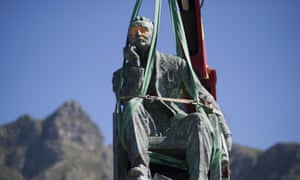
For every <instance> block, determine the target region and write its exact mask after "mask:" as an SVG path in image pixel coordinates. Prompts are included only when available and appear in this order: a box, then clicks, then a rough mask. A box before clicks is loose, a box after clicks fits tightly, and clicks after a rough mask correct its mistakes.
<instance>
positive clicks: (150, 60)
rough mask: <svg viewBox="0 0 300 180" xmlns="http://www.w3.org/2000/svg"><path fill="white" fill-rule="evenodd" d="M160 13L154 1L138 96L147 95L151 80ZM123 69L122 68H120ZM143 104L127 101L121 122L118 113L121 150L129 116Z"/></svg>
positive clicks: (140, 99) (136, 8) (138, 4)
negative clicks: (150, 33) (151, 27)
mask: <svg viewBox="0 0 300 180" xmlns="http://www.w3.org/2000/svg"><path fill="white" fill-rule="evenodd" d="M141 3H142V0H137V2H136V5H135V8H134V11H133V14H132V17H131V21H132V20H133V19H134V18H135V17H136V16H137V14H138V12H139V10H140V6H141ZM160 12H161V0H156V1H155V17H154V28H153V35H152V41H151V45H150V49H149V55H148V59H147V65H146V70H145V79H144V82H143V85H142V88H141V92H140V95H146V93H147V89H148V87H149V84H150V80H151V75H152V71H153V66H154V60H155V49H156V42H157V34H158V27H159V23H160ZM124 64H125V59H124V62H123V67H124ZM122 69H123V68H122ZM120 79H122V80H120V88H119V89H121V87H122V84H123V82H122V81H123V77H121V78H120ZM142 102H143V99H142V98H132V99H131V100H129V101H128V102H127V105H126V107H125V108H124V111H123V120H122V121H121V113H118V114H119V115H118V129H119V130H118V131H119V135H120V136H119V137H120V141H121V144H122V146H123V148H124V149H125V150H126V146H125V140H124V134H125V128H126V126H127V125H128V122H129V119H130V116H131V112H134V111H136V109H137V107H138V106H139V105H140V104H141V103H142ZM118 109H119V112H121V105H120V102H118Z"/></svg>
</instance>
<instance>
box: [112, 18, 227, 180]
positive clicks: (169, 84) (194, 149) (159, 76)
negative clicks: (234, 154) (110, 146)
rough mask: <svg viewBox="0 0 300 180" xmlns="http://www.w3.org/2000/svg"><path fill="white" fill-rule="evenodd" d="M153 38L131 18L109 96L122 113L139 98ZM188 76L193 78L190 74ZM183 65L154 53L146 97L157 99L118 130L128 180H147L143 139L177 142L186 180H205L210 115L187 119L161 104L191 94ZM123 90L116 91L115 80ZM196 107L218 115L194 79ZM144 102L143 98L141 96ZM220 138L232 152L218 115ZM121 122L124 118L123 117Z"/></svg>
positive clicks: (145, 23) (145, 24) (179, 108)
mask: <svg viewBox="0 0 300 180" xmlns="http://www.w3.org/2000/svg"><path fill="white" fill-rule="evenodd" d="M152 35H153V23H152V21H151V20H150V19H148V18H145V17H140V16H137V17H136V18H135V19H134V20H133V21H132V22H131V24H130V27H129V30H128V41H129V44H128V46H127V47H124V58H125V59H126V61H125V62H126V63H125V64H124V67H123V70H121V69H119V70H117V71H115V72H114V74H113V90H114V92H115V94H116V96H117V98H118V99H119V100H120V101H121V103H122V105H123V109H126V108H128V107H127V106H129V105H131V104H130V103H129V102H130V101H131V100H132V99H134V98H143V97H142V96H139V95H140V89H141V86H142V84H143V81H144V80H145V69H146V65H147V59H148V54H149V47H150V45H151V41H152ZM192 73H194V72H192ZM192 73H190V70H189V68H188V65H187V62H186V60H184V59H183V58H181V57H178V56H175V55H169V54H163V53H161V52H158V51H156V52H155V58H154V66H153V72H152V74H151V79H150V83H149V87H148V89H147V95H149V96H151V97H158V98H156V99H154V100H149V99H147V98H145V99H143V101H142V103H140V104H138V107H136V108H134V110H133V111H129V112H130V116H129V119H128V123H127V125H126V127H124V128H125V130H124V141H125V146H126V150H127V152H128V159H129V161H130V164H131V168H130V170H129V172H128V176H127V178H128V179H143V180H148V179H151V173H150V170H149V163H150V158H149V154H148V148H149V144H148V143H149V137H150V136H165V137H168V139H170V141H172V139H173V140H175V141H176V140H179V139H180V140H183V141H184V142H185V149H186V155H185V156H186V163H187V165H188V174H189V179H190V180H200V179H201V180H205V179H209V177H208V173H209V167H210V162H211V157H212V151H213V135H214V132H212V130H211V128H210V127H209V126H210V125H209V123H208V122H207V120H205V119H208V114H209V113H214V111H200V112H193V113H188V112H187V110H186V108H185V106H184V104H182V103H178V102H172V100H170V101H165V100H164V99H160V98H159V97H165V98H170V99H180V98H183V92H186V93H187V94H191V93H192V91H193V90H192V89H191V88H193V86H192V85H191V79H192V78H191V75H192ZM121 76H122V77H123V85H122V86H121V88H119V84H120V83H119V82H120V77H121ZM194 86H196V87H195V88H196V90H197V93H198V94H199V97H200V101H201V102H205V103H206V104H209V106H210V107H211V108H212V109H215V110H217V111H219V112H221V110H220V107H219V105H218V104H217V102H216V101H215V100H214V98H213V97H212V95H211V94H210V93H209V92H208V91H207V90H206V89H205V88H204V87H203V86H202V85H201V83H200V81H199V80H198V79H196V82H195V85H194ZM145 97H147V96H145ZM217 117H218V119H219V120H218V121H219V124H220V129H221V132H222V133H223V135H224V137H225V142H226V146H227V149H228V151H230V149H231V146H232V140H231V132H230V130H229V128H228V125H227V124H226V121H225V119H224V117H223V116H222V115H220V114H219V115H217ZM124 118H125V117H124Z"/></svg>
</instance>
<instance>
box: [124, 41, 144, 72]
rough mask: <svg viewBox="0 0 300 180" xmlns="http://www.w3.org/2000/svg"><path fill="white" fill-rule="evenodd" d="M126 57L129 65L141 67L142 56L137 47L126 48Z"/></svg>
mask: <svg viewBox="0 0 300 180" xmlns="http://www.w3.org/2000/svg"><path fill="white" fill-rule="evenodd" d="M124 57H125V59H127V60H128V63H129V64H130V65H132V66H136V67H139V66H140V65H141V63H140V56H139V54H138V53H137V52H136V47H135V46H126V47H125V48H124Z"/></svg>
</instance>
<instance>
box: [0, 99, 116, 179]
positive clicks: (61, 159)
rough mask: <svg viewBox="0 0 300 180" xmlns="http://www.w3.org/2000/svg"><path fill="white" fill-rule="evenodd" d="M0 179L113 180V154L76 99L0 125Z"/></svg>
mask: <svg viewBox="0 0 300 180" xmlns="http://www.w3.org/2000/svg"><path fill="white" fill-rule="evenodd" d="M0 152H1V153H0V179H66V180H68V179H87V180H89V179H90V180H93V179H101V178H102V177H106V178H102V179H108V180H110V179H112V172H111V169H112V165H111V162H112V153H111V149H110V148H109V147H108V146H107V145H106V144H105V143H104V140H103V136H102V134H101V132H100V131H99V129H98V127H97V126H96V124H94V123H93V121H92V120H91V119H90V118H89V116H88V115H87V114H86V113H85V112H84V110H83V108H82V107H81V106H80V105H79V104H78V103H77V102H75V101H68V102H65V103H64V104H63V105H62V106H60V107H59V108H58V109H57V110H56V111H54V113H52V114H51V115H50V116H48V117H47V118H46V119H44V120H36V119H34V118H32V117H31V116H30V115H23V116H21V117H20V118H18V120H17V121H15V122H13V123H10V124H7V125H4V126H0Z"/></svg>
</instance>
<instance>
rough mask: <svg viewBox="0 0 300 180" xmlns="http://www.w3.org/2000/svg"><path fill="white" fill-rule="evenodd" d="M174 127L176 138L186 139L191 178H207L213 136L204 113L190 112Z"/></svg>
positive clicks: (203, 179)
mask: <svg viewBox="0 0 300 180" xmlns="http://www.w3.org/2000/svg"><path fill="white" fill-rule="evenodd" d="M174 128H175V129H174ZM173 129H174V130H172V132H173V133H175V138H183V139H185V141H186V161H187V164H188V167H189V177H190V178H189V179H190V180H200V179H201V180H207V179H208V172H209V165H210V158H211V153H212V137H211V133H210V131H209V128H208V126H207V124H205V122H204V117H203V115H202V114H200V113H192V114H189V115H187V116H186V117H185V118H183V119H180V120H178V121H177V122H176V123H175V127H173ZM176 130H177V132H176Z"/></svg>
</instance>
